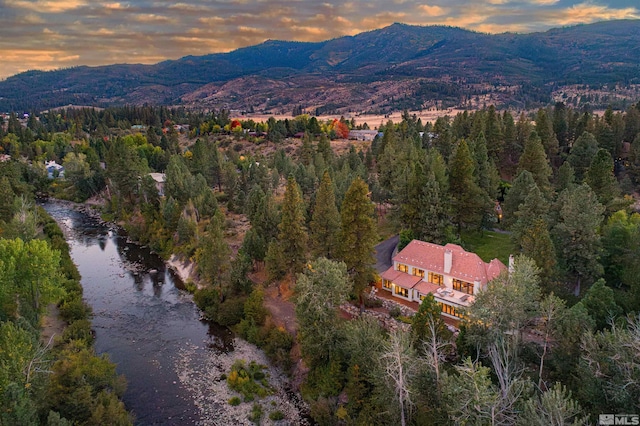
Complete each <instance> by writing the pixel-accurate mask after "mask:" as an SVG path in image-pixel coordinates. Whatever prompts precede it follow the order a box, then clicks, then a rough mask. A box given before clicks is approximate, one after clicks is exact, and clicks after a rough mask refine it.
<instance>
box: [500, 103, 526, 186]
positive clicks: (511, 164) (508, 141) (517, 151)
mask: <svg viewBox="0 0 640 426" xmlns="http://www.w3.org/2000/svg"><path fill="white" fill-rule="evenodd" d="M502 122H503V125H504V132H503V135H504V136H503V137H504V148H503V150H502V156H501V158H500V170H503V171H504V172H505V173H506V174H507V175H509V176H513V175H514V174H515V172H516V167H517V165H518V159H519V158H520V155H522V145H519V144H518V131H517V129H516V123H515V121H514V120H513V116H512V115H511V114H510V113H509V111H505V112H504V114H503V115H502Z"/></svg>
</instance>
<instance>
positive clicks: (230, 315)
mask: <svg viewBox="0 0 640 426" xmlns="http://www.w3.org/2000/svg"><path fill="white" fill-rule="evenodd" d="M244 301H245V298H244V297H234V298H228V299H227V300H225V301H224V303H221V304H220V306H218V313H217V315H216V316H215V319H216V322H217V323H218V324H220V325H224V326H230V325H235V324H238V323H239V322H240V321H241V320H242V316H243V315H244Z"/></svg>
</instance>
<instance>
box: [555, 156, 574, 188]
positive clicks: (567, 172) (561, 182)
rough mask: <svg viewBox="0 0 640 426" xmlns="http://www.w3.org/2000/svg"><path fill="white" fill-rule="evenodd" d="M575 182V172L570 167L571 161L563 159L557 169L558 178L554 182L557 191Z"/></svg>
mask: <svg viewBox="0 0 640 426" xmlns="http://www.w3.org/2000/svg"><path fill="white" fill-rule="evenodd" d="M575 183H576V174H575V172H574V170H573V167H571V163H569V162H568V161H565V162H564V163H562V166H560V168H559V169H558V178H557V182H556V191H557V192H558V193H560V192H562V191H564V190H565V189H567V188H569V187H570V186H572V185H574V184H575Z"/></svg>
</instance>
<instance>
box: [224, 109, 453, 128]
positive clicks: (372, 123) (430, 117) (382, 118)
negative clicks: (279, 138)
mask: <svg viewBox="0 0 640 426" xmlns="http://www.w3.org/2000/svg"><path fill="white" fill-rule="evenodd" d="M463 111H464V110H462V109H454V108H448V109H444V110H436V109H429V110H422V111H409V114H411V115H414V114H415V115H416V117H419V118H420V119H421V120H422V123H423V124H426V123H427V122H431V123H433V122H434V121H436V120H437V119H438V117H443V116H445V115H449V116H452V117H453V116H455V115H456V114H457V113H459V112H463ZM232 115H233V114H232ZM270 117H273V118H275V119H276V120H284V119H285V118H288V119H292V118H293V116H292V115H290V114H284V115H280V114H244V115H238V116H232V117H231V118H238V119H241V120H247V119H252V120H253V121H257V122H261V121H267V120H268V119H269V118H270ZM340 117H341V116H340V115H319V116H317V117H316V118H317V119H318V120H319V121H327V120H333V119H340ZM344 118H345V119H347V120H349V121H351V119H352V118H353V119H354V120H355V122H356V125H360V124H364V123H367V124H368V125H369V127H370V128H372V129H377V128H378V127H379V126H380V124H381V123H382V124H385V123H386V122H387V121H389V120H391V121H393V122H394V123H399V122H401V121H402V112H401V111H396V112H394V113H392V114H386V115H371V114H360V113H347V114H344Z"/></svg>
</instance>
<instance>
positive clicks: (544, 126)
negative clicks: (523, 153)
mask: <svg viewBox="0 0 640 426" xmlns="http://www.w3.org/2000/svg"><path fill="white" fill-rule="evenodd" d="M536 133H537V134H538V136H539V137H540V141H541V142H542V146H543V147H544V152H545V153H546V154H547V158H548V159H549V160H550V161H551V163H553V164H556V167H557V161H558V159H559V157H558V153H559V151H560V146H559V143H558V138H557V137H556V134H555V133H554V131H553V123H552V122H551V120H550V119H549V115H548V114H547V111H546V110H545V109H542V108H540V109H539V110H538V114H537V115H536ZM525 149H526V148H525Z"/></svg>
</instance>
